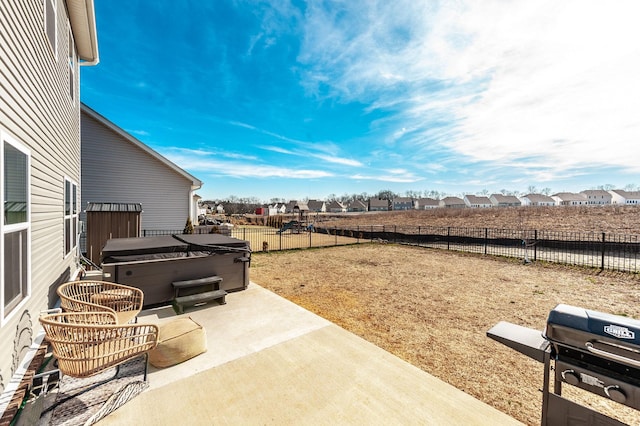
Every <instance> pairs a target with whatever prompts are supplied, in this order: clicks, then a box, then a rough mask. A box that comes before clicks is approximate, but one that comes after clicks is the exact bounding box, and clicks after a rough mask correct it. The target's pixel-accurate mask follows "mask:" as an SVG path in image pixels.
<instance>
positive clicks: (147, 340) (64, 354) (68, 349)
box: [40, 312, 158, 380]
mask: <svg viewBox="0 0 640 426" xmlns="http://www.w3.org/2000/svg"><path fill="white" fill-rule="evenodd" d="M40 323H41V324H42V326H43V327H44V330H45V338H46V340H47V341H48V342H49V343H50V344H51V348H52V351H53V355H54V356H55V357H56V358H57V359H58V368H59V369H60V372H61V373H62V374H66V375H68V376H72V377H80V378H84V377H89V376H93V375H95V374H98V373H100V372H101V371H103V370H106V369H108V368H110V367H114V366H119V365H120V364H122V363H124V362H126V361H128V360H130V359H133V358H135V357H137V356H140V355H145V356H146V359H145V371H144V378H145V380H146V377H147V368H146V361H147V360H148V352H149V351H150V350H151V349H153V348H155V347H156V345H157V344H158V327H157V326H155V325H153V324H118V323H117V319H116V315H115V314H113V313H111V312H61V313H54V314H48V315H43V316H41V317H40ZM116 374H117V372H116Z"/></svg>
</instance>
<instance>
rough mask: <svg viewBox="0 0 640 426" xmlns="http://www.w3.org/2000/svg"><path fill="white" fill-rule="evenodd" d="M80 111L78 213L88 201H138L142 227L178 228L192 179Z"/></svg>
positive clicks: (189, 200) (186, 210) (186, 211)
mask: <svg viewBox="0 0 640 426" xmlns="http://www.w3.org/2000/svg"><path fill="white" fill-rule="evenodd" d="M81 115H82V183H81V185H82V189H81V191H80V192H81V195H82V202H81V212H83V211H84V210H85V209H86V208H87V204H88V203H90V202H96V203H140V204H142V210H143V212H142V215H141V225H142V229H143V230H182V229H183V228H184V225H185V223H186V221H187V218H188V217H189V210H190V205H191V204H192V195H191V185H192V184H193V181H192V180H189V179H186V178H185V177H184V176H183V175H181V174H179V173H178V172H176V171H175V170H173V169H171V168H170V167H168V166H167V165H166V164H164V163H163V162H161V161H160V160H158V159H157V158H155V157H153V156H152V155H150V154H149V153H148V152H146V151H143V150H142V149H140V148H139V147H138V146H136V145H134V144H133V143H132V142H130V141H129V140H127V139H125V138H124V137H122V136H121V135H119V134H118V133H116V132H114V131H113V130H112V129H110V128H108V127H107V126H105V125H104V124H102V123H101V122H99V121H97V120H96V119H94V118H93V117H91V116H89V115H88V114H87V113H86V112H84V111H82V113H81ZM83 219H84V215H83V214H82V213H81V220H83Z"/></svg>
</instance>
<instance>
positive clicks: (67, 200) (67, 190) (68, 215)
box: [64, 178, 78, 256]
mask: <svg viewBox="0 0 640 426" xmlns="http://www.w3.org/2000/svg"><path fill="white" fill-rule="evenodd" d="M77 245H78V185H76V184H75V183H74V182H72V181H71V180H69V179H66V178H65V180H64V255H65V256H66V255H68V254H69V253H71V250H73V249H74V248H75V247H76V246H77Z"/></svg>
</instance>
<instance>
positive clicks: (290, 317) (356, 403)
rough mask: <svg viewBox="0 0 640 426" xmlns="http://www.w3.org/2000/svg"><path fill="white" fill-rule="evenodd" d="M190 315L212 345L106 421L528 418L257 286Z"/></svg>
mask: <svg viewBox="0 0 640 426" xmlns="http://www.w3.org/2000/svg"><path fill="white" fill-rule="evenodd" d="M185 315H188V316H191V317H192V318H193V319H194V320H195V321H197V322H199V323H200V324H202V325H203V326H204V327H205V329H206V331H207V339H208V348H209V349H208V351H207V352H205V353H204V354H202V355H199V356H197V357H196V358H193V359H191V360H188V361H186V362H184V363H182V364H179V365H176V366H173V367H169V368H165V369H156V368H153V367H151V368H150V373H149V383H150V388H149V390H147V391H145V392H144V393H143V394H141V395H139V396H138V397H136V398H135V399H133V400H131V401H130V402H128V403H127V404H126V405H124V406H123V407H121V408H119V409H118V410H116V411H115V412H114V413H112V414H111V415H109V416H108V417H106V418H105V419H103V420H102V421H100V422H99V424H100V425H120V424H129V423H135V424H137V425H164V424H166V425H169V424H171V425H174V424H189V425H210V424H243V425H247V424H248V425H251V424H390V423H393V424H430V425H431V424H447V425H456V424H459V425H470V424H478V425H484V424H486V425H510V424H520V423H519V422H517V421H516V420H514V419H513V418H511V417H509V416H507V415H506V414H504V413H502V412H500V411H498V410H496V409H494V408H492V407H490V406H489V405H487V404H485V403H483V402H481V401H479V400H477V399H475V398H473V397H471V396H469V395H467V394H465V393H464V392H462V391H460V390H458V389H456V388H454V387H453V386H450V385H448V384H446V383H444V382H442V381H441V380H439V379H436V378H435V377H433V376H431V375H430V374H428V373H426V372H424V371H422V370H420V369H418V368H416V367H414V366H412V365H411V364H409V363H407V362H405V361H403V360H401V359H400V358H398V357H396V356H394V355H392V354H390V353H388V352H386V351H384V350H382V349H380V348H379V347H377V346H375V345H373V344H371V343H369V342H367V341H365V340H363V339H361V338H360V337H358V336H356V335H354V334H352V333H350V332H348V331H346V330H344V329H342V328H340V327H338V326H336V325H335V324H332V323H330V322H329V321H326V320H324V319H322V318H320V317H318V316H317V315H315V314H313V313H311V312H309V311H306V310H305V309H302V308H301V307H299V306H297V305H295V304H293V303H291V302H289V301H287V300H285V299H283V298H281V297H279V296H277V295H275V294H274V293H271V292H269V291H267V290H265V289H263V288H262V287H260V286H258V285H255V284H251V285H250V286H249V288H248V289H247V290H245V291H242V292H238V293H232V294H229V295H228V296H227V304H226V305H221V306H213V305H212V306H205V307H201V308H199V309H195V310H190V311H189V312H187V313H186V314H185ZM172 316H173V313H172V311H171V310H170V309H159V310H153V311H148V312H145V314H144V315H143V316H142V317H141V318H140V320H139V321H140V322H142V321H150V322H151V321H153V322H161V321H168V320H170V318H171V317H172Z"/></svg>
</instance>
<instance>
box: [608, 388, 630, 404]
mask: <svg viewBox="0 0 640 426" xmlns="http://www.w3.org/2000/svg"><path fill="white" fill-rule="evenodd" d="M604 393H605V394H606V395H607V396H608V397H609V398H611V399H613V400H614V401H615V402H619V403H620V404H624V402H625V401H626V400H627V394H626V393H624V391H623V390H622V389H621V388H620V386H618V385H611V386H607V387H606V388H604Z"/></svg>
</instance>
